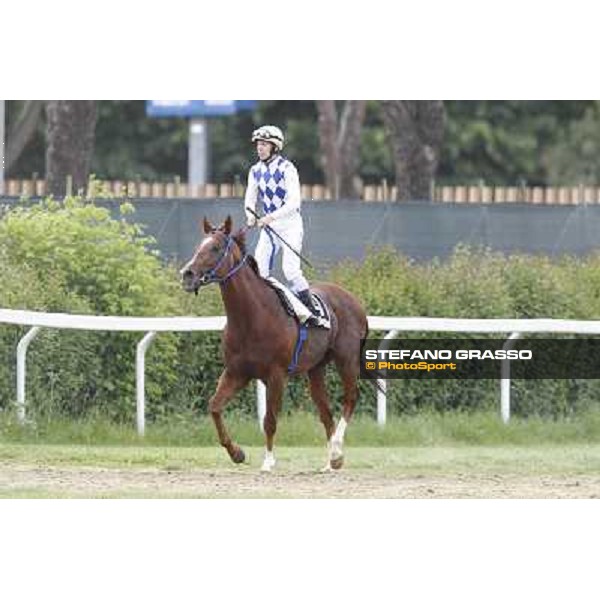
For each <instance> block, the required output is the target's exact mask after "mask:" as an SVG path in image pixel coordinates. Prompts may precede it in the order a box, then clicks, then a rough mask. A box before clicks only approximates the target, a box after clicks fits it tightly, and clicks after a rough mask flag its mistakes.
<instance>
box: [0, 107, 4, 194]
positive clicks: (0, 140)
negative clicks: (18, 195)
mask: <svg viewBox="0 0 600 600" xmlns="http://www.w3.org/2000/svg"><path fill="white" fill-rule="evenodd" d="M4 102H5V100H0V196H3V195H4Z"/></svg>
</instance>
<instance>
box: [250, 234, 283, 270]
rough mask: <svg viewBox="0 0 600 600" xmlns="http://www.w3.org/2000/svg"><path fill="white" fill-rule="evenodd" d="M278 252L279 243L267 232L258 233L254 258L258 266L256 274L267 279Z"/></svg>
mask: <svg viewBox="0 0 600 600" xmlns="http://www.w3.org/2000/svg"><path fill="white" fill-rule="evenodd" d="M278 251H279V241H278V240H277V238H276V237H275V236H274V235H273V234H272V233H270V232H269V231H268V230H266V229H263V230H262V231H261V232H260V237H259V238H258V243H257V244H256V250H255V251H254V258H255V259H256V263H257V264H258V272H259V273H260V276H261V277H268V276H269V275H270V274H271V270H272V269H273V263H274V261H275V256H276V255H277V252H278Z"/></svg>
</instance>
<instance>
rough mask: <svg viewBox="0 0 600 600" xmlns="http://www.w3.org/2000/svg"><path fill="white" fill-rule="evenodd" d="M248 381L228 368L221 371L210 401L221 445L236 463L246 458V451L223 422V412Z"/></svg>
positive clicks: (210, 410) (209, 406)
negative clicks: (235, 442)
mask: <svg viewBox="0 0 600 600" xmlns="http://www.w3.org/2000/svg"><path fill="white" fill-rule="evenodd" d="M247 383H248V379H246V378H240V377H235V376H234V375H232V374H231V373H230V372H229V371H227V369H225V370H224V371H223V373H221V377H219V383H218V385H217V391H216V392H215V394H214V395H213V396H212V398H211V399H210V400H209V401H208V410H209V412H210V414H211V416H212V418H213V421H214V423H215V427H216V429H217V434H218V436H219V441H220V442H221V445H222V446H223V447H224V448H225V450H227V453H228V454H229V456H230V457H231V460H232V461H233V462H234V463H242V462H244V460H246V455H245V454H244V451H243V450H242V449H241V448H240V447H239V446H238V445H237V444H234V443H233V442H232V440H231V438H230V437H229V433H228V432H227V429H226V427H225V423H224V422H223V417H222V414H221V413H222V412H223V409H224V408H225V406H226V404H227V403H228V402H229V401H230V400H231V399H232V398H233V396H234V395H235V393H236V392H237V391H238V390H240V389H242V388H243V387H244V386H245V385H246V384H247Z"/></svg>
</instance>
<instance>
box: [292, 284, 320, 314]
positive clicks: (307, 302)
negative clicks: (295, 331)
mask: <svg viewBox="0 0 600 600" xmlns="http://www.w3.org/2000/svg"><path fill="white" fill-rule="evenodd" d="M296 296H298V298H300V300H302V304H304V306H306V308H308V310H310V312H311V313H312V314H313V315H316V316H319V313H318V312H317V308H316V306H315V305H314V304H313V299H312V296H311V295H310V292H309V291H308V289H306V290H302V291H301V292H298V293H297V294H296Z"/></svg>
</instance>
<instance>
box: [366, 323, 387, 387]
mask: <svg viewBox="0 0 600 600" xmlns="http://www.w3.org/2000/svg"><path fill="white" fill-rule="evenodd" d="M368 337H369V322H368V321H367V323H366V324H365V335H364V337H363V338H361V340H360V356H361V360H362V356H363V349H364V347H365V342H366V341H367V338H368ZM375 373H376V371H373V372H372V371H365V374H366V376H367V381H368V382H369V383H370V384H372V385H374V386H375V387H376V388H377V390H378V391H380V392H381V393H382V394H385V392H386V390H385V388H384V387H383V385H382V384H381V382H380V381H379V379H378V378H377V376H376V375H375Z"/></svg>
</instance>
